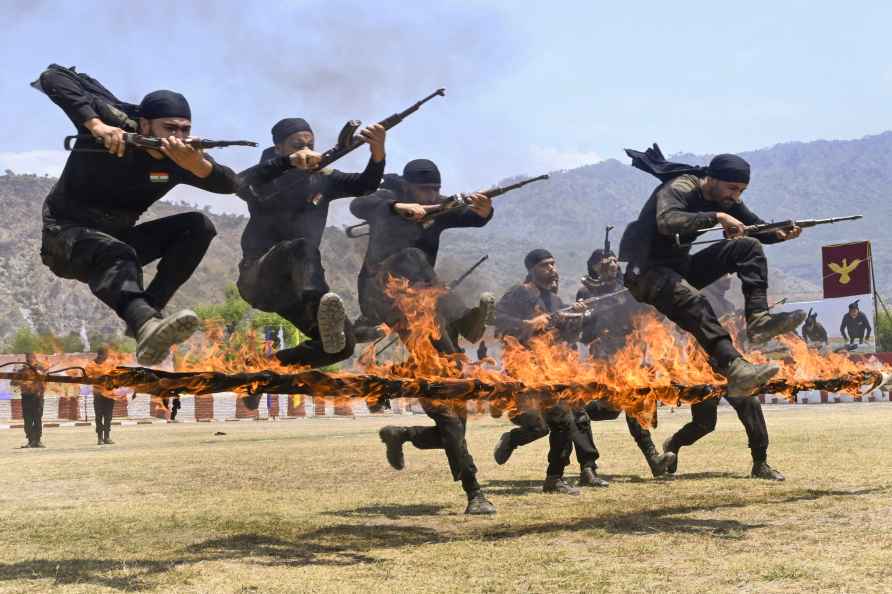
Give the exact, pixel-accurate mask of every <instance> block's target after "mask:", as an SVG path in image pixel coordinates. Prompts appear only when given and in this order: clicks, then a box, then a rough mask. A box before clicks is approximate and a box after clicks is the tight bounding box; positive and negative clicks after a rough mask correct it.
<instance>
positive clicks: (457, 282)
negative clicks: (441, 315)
mask: <svg viewBox="0 0 892 594" xmlns="http://www.w3.org/2000/svg"><path fill="white" fill-rule="evenodd" d="M487 260H489V254H486V255H485V256H483V257H482V258H480V259H479V260H477V261H476V262H474V265H473V266H471V267H470V268H468V269H467V270H465V271H464V273H462V275H461V276H459V277H458V278H457V279H455V280H454V281H452V282H451V283H449V285H447V286H448V288H449V290H450V291H453V290H455V289H456V288H458V286H459V285H460V284H462V283H463V282H464V280H465V279H466V278H468V277H469V276H471V274H472V273H473V272H474V271H475V270H477V268H479V267H480V265H481V264H483V263H484V262H486V261H487ZM399 339H400V337H399V335H397V336H394V337H393V338H392V339H391V340H390V341H389V342H388V343H387V344H385V345H384V346H383V347H382V348H381V350H380V351H378V352H377V353H376V354H375V355H376V356H377V355H380V354H381V353H383V352H384V351H386V350H387V349H389V348H390V347H392V346H393V345H394V344H396V341H397V340H399ZM382 340H384V337H383V336H382V337H381V338H379V339H378V340H377V341H376V344H377V343H378V342H381V341H382Z"/></svg>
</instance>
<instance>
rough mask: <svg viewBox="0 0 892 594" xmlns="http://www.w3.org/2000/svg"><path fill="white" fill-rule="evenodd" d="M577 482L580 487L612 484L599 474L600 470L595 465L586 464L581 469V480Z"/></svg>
mask: <svg viewBox="0 0 892 594" xmlns="http://www.w3.org/2000/svg"><path fill="white" fill-rule="evenodd" d="M577 484H578V485H579V486H580V487H609V486H610V483H608V482H607V481H606V480H605V479H603V478H601V477H599V476H598V471H597V469H596V468H595V467H594V466H586V467H585V468H583V469H582V470H581V471H579V482H578V483H577Z"/></svg>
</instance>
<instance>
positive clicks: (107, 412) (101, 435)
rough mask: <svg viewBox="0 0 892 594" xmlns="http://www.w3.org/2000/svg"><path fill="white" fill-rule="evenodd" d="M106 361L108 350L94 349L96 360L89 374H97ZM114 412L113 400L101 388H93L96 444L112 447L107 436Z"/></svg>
mask: <svg viewBox="0 0 892 594" xmlns="http://www.w3.org/2000/svg"><path fill="white" fill-rule="evenodd" d="M107 360H108V349H107V348H106V347H99V348H98V349H96V358H95V359H93V366H92V367H93V369H88V370H87V371H88V372H89V373H91V374H92V373H93V372H94V371H96V372H98V370H99V368H100V367H101V366H102V364H103V363H105V362H106V361H107ZM114 410H115V398H114V396H112V395H110V394H108V392H107V390H106V389H105V388H103V387H102V386H98V385H97V386H93V414H94V416H95V417H96V444H97V445H112V444H113V443H115V442H113V441H112V440H111V439H110V437H109V434H110V433H111V422H112V414H113V413H114Z"/></svg>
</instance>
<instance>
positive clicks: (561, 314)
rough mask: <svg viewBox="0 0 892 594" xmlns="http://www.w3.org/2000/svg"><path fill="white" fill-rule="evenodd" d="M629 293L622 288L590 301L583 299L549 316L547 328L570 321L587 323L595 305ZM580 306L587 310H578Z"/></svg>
mask: <svg viewBox="0 0 892 594" xmlns="http://www.w3.org/2000/svg"><path fill="white" fill-rule="evenodd" d="M628 292H629V290H628V289H626V288H622V289H619V290H617V291H613V292H612V293H607V294H606V295H597V296H595V297H589V298H588V299H583V300H582V301H577V302H576V303H574V304H573V305H568V306H567V307H562V308H561V309H559V310H557V311H554V312H551V313H550V314H549V315H548V326H547V327H546V328H554V327H555V326H558V325H560V324H561V323H565V322H569V321H580V322H585V321H586V320H587V319H588V318H590V317H591V316H592V314H593V313H594V311H595V304H597V303H599V302H601V301H605V300H607V299H610V298H612V297H618V296H619V295H623V294H625V293H628ZM580 304H582V305H583V306H585V309H583V310H582V311H579V310H578V308H579V305H580Z"/></svg>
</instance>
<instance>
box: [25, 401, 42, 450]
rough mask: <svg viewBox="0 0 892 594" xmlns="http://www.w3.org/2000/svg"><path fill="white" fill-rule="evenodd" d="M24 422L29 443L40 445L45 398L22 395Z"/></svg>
mask: <svg viewBox="0 0 892 594" xmlns="http://www.w3.org/2000/svg"><path fill="white" fill-rule="evenodd" d="M22 420H23V421H24V422H25V437H26V438H27V440H28V443H29V444H31V445H33V444H37V443H40V438H41V437H42V436H43V396H36V395H34V394H22Z"/></svg>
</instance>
